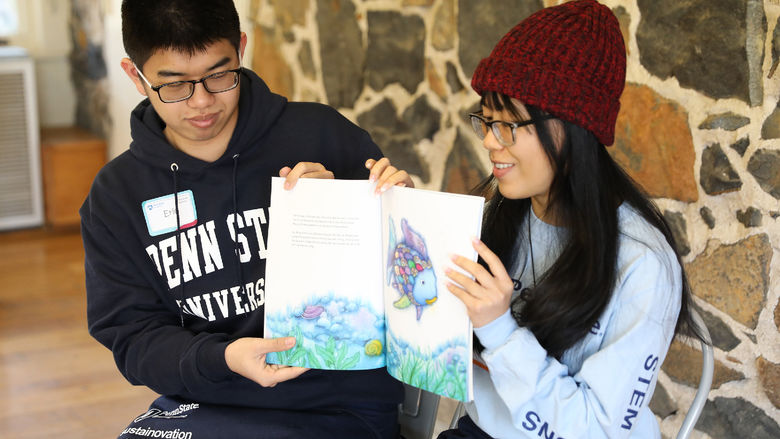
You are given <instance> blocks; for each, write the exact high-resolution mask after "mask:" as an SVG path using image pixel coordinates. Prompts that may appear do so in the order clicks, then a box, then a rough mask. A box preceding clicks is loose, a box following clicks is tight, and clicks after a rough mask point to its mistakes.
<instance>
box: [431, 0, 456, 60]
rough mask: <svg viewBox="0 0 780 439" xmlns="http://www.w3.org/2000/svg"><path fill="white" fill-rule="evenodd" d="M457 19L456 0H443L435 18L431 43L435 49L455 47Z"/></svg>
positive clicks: (442, 49) (443, 49)
mask: <svg viewBox="0 0 780 439" xmlns="http://www.w3.org/2000/svg"><path fill="white" fill-rule="evenodd" d="M457 21H458V20H457V18H456V12H455V0H444V1H442V2H441V4H440V5H439V8H438V9H437V10H436V14H435V15H434V19H433V31H432V34H433V35H432V36H431V45H432V46H433V48H434V49H436V50H441V51H445V50H450V49H452V48H453V47H455V30H456V27H455V26H456V23H457Z"/></svg>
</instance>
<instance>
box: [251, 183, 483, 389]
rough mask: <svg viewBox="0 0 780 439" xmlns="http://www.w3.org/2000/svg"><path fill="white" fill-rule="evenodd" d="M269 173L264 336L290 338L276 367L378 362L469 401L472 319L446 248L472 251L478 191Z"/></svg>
mask: <svg viewBox="0 0 780 439" xmlns="http://www.w3.org/2000/svg"><path fill="white" fill-rule="evenodd" d="M283 184H284V179H282V178H278V177H276V178H273V180H272V183H271V186H272V188H271V206H270V209H269V216H270V219H269V231H268V259H267V265H266V284H265V292H266V296H265V332H264V337H266V338H274V337H284V336H293V337H295V338H296V340H297V343H296V345H295V346H294V347H293V348H292V349H290V350H289V351H285V352H279V353H271V354H269V355H268V356H267V359H266V361H267V362H268V363H273V364H285V365H292V366H303V367H309V368H315V369H339V370H348V369H375V368H380V367H386V368H387V370H388V372H389V373H390V375H392V376H393V377H395V378H396V379H398V380H400V381H403V382H405V383H407V384H410V385H412V386H415V387H419V388H421V389H424V390H427V391H430V392H433V393H436V394H439V395H442V396H446V397H449V398H453V399H457V400H460V401H468V400H470V399H472V376H471V374H472V367H471V363H472V346H471V343H472V327H471V322H470V320H469V318H468V315H467V313H466V307H465V306H464V305H463V303H462V302H461V301H460V300H459V299H458V298H457V297H455V296H454V295H453V294H452V293H450V292H449V290H448V289H447V287H446V283H447V282H448V281H449V278H448V277H447V276H446V275H445V272H444V270H445V269H446V268H448V267H449V268H452V269H458V268H457V267H456V266H455V264H454V263H453V262H452V261H451V259H450V255H452V254H458V255H461V256H465V257H468V258H471V259H472V260H476V259H477V253H476V251H475V250H474V248H473V247H472V244H471V243H472V238H474V237H479V235H480V230H481V225H482V207H483V203H484V199H483V198H482V197H476V196H471V195H459V194H451V193H445V192H434V191H429V190H422V189H411V188H405V187H398V186H395V187H392V188H391V189H389V190H388V191H386V192H385V193H383V194H381V195H375V194H374V188H375V183H372V182H370V181H368V180H318V179H300V180H298V182H297V183H296V186H295V187H294V188H293V189H292V190H285V189H284V188H283Z"/></svg>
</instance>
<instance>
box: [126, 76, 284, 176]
mask: <svg viewBox="0 0 780 439" xmlns="http://www.w3.org/2000/svg"><path fill="white" fill-rule="evenodd" d="M239 87H240V96H239V100H238V121H237V122H236V127H235V129H234V130H233V135H232V137H231V138H230V142H229V143H228V147H227V149H226V150H225V153H224V154H223V155H222V157H220V158H219V159H217V160H216V161H214V162H213V163H210V162H206V161H203V160H200V159H197V158H195V157H192V156H190V155H188V154H185V153H184V152H182V151H179V150H178V149H176V148H174V147H173V146H171V144H170V143H169V142H168V140H167V139H166V138H165V135H164V134H163V130H164V129H165V122H163V120H162V119H161V118H160V116H158V115H157V112H156V111H154V108H153V107H152V104H151V102H150V101H149V99H148V98H147V99H144V100H143V101H141V102H140V103H139V104H138V105H137V106H136V107H135V109H134V110H133V111H132V113H131V114H130V135H131V136H132V138H133V141H132V142H131V143H130V152H131V154H133V155H134V156H135V157H136V158H138V159H139V160H141V161H142V162H144V163H146V164H148V165H150V166H152V167H155V168H161V169H169V168H170V165H171V163H177V164H178V167H179V172H181V173H183V174H199V173H201V172H202V171H203V170H205V169H207V168H210V167H212V166H219V165H221V164H224V163H229V164H230V165H231V166H232V157H233V156H234V155H236V154H243V153H245V152H249V150H251V149H252V148H255V147H256V146H257V145H258V144H259V142H258V140H259V139H260V138H261V137H263V136H264V135H265V134H266V133H267V132H268V130H269V129H270V127H271V126H273V124H274V122H275V121H276V120H277V119H278V118H279V116H280V114H281V113H282V111H283V110H284V108H285V106H286V105H287V99H286V98H284V97H282V96H279V95H277V94H274V93H271V90H270V89H269V88H268V86H267V85H266V84H265V82H263V80H262V79H260V77H258V76H257V75H256V74H255V73H254V72H252V71H251V70H248V69H243V70H242V72H241V83H240V85H239ZM250 115H251V122H252V123H249V120H250Z"/></svg>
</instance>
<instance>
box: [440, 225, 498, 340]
mask: <svg viewBox="0 0 780 439" xmlns="http://www.w3.org/2000/svg"><path fill="white" fill-rule="evenodd" d="M472 245H473V246H474V249H475V250H476V251H477V253H478V254H479V255H480V256H481V257H482V259H483V260H484V261H485V262H486V263H487V266H488V268H489V270H488V269H486V268H485V267H483V266H482V265H480V264H479V263H477V262H474V261H472V260H470V259H468V258H464V257H463V256H458V255H453V256H452V262H454V263H455V265H457V266H458V267H460V268H462V269H463V270H464V271H465V272H466V273H469V274H470V275H472V276H474V279H471V278H469V277H468V276H466V275H465V274H463V273H461V272H459V271H457V270H454V269H451V268H447V269H446V271H445V273H446V274H447V277H449V278H450V279H451V280H452V282H448V283H447V289H448V290H450V292H451V293H452V294H454V295H455V296H456V297H457V298H458V299H460V300H461V301H462V302H463V304H464V305H466V310H467V311H468V314H469V317H470V318H471V322H472V323H473V324H474V327H475V328H480V327H482V326H485V325H487V324H488V323H490V322H492V321H493V320H495V319H497V318H498V317H500V316H501V315H502V314H504V313H505V312H506V310H507V309H509V302H510V301H511V299H512V291H513V283H512V278H510V277H509V274H508V273H507V272H506V269H505V268H504V264H503V263H502V262H501V260H500V259H499V258H498V256H496V254H495V253H493V252H492V251H491V250H490V249H489V248H488V247H487V246H486V245H485V244H484V243H483V242H482V241H480V240H478V239H476V238H475V239H474V241H473V242H472Z"/></svg>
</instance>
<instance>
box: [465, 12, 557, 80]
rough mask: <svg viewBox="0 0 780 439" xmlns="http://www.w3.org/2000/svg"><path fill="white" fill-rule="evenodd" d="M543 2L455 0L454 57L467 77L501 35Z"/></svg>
mask: <svg viewBox="0 0 780 439" xmlns="http://www.w3.org/2000/svg"><path fill="white" fill-rule="evenodd" d="M543 6H544V4H543V2H542V1H541V0H481V1H474V0H459V1H458V16H459V17H460V18H461V19H460V20H458V35H459V36H460V39H459V41H460V43H459V47H458V57H459V58H460V65H461V66H462V67H463V72H464V73H465V74H466V75H468V77H469V78H470V77H471V75H473V74H474V69H476V68H477V64H479V61H480V60H482V58H485V57H487V56H488V55H490V52H491V51H492V50H493V47H494V46H495V45H496V43H498V41H499V40H500V39H501V37H503V36H504V35H506V33H507V32H509V30H510V29H512V28H513V27H515V25H517V24H518V23H520V22H521V21H522V20H523V19H524V18H526V17H527V16H529V15H531V14H532V13H534V12H536V11H538V10H539V9H541V8H542V7H543Z"/></svg>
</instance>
